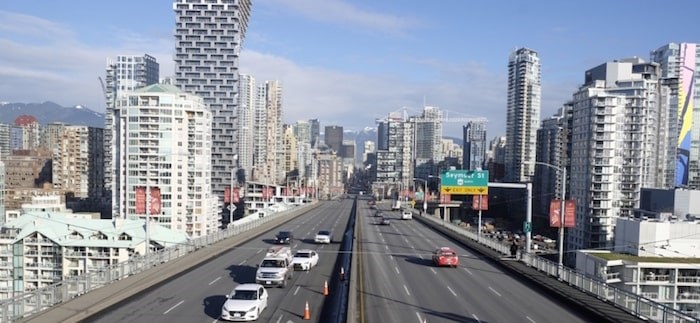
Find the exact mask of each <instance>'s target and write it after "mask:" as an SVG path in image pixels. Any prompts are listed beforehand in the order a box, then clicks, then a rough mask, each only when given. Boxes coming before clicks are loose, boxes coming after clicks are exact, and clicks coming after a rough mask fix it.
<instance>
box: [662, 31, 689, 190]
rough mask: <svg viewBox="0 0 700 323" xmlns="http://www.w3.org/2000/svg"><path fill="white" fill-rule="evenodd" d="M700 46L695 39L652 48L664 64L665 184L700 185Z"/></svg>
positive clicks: (663, 165) (665, 185)
mask: <svg viewBox="0 0 700 323" xmlns="http://www.w3.org/2000/svg"><path fill="white" fill-rule="evenodd" d="M698 57H700V47H699V46H698V45H697V44H695V43H680V44H677V43H670V44H666V45H664V46H662V47H660V48H658V49H656V50H654V51H652V52H651V61H652V62H656V63H659V65H660V67H661V80H660V83H661V88H662V91H661V93H660V95H661V97H660V98H659V101H660V104H661V107H660V109H659V110H660V111H662V112H668V115H665V114H663V113H662V114H661V115H660V117H666V118H667V120H660V121H661V122H662V123H663V124H664V125H665V127H664V128H661V129H660V136H662V137H660V138H659V140H660V145H661V146H660V149H659V151H658V158H659V159H660V162H659V165H658V166H659V171H661V172H663V174H664V177H663V178H662V179H663V182H662V183H661V185H662V186H664V187H688V188H693V189H698V188H700V145H695V144H691V143H692V142H698V141H700V123H698V122H694V121H693V120H695V119H697V116H695V115H694V114H695V113H697V112H695V109H696V108H697V107H699V106H700V92H699V91H698V90H697V86H696V84H697V83H698V82H700V74H699V73H697V71H698V70H700V59H698Z"/></svg>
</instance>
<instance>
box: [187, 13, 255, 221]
mask: <svg viewBox="0 0 700 323" xmlns="http://www.w3.org/2000/svg"><path fill="white" fill-rule="evenodd" d="M251 3H252V1H251V0H175V3H174V4H173V9H174V10H175V19H176V23H175V39H176V44H175V84H176V85H177V86H178V87H179V88H180V89H181V90H184V91H186V92H189V93H193V94H195V95H197V96H199V97H201V98H202V99H203V100H204V104H205V106H206V108H207V109H209V111H211V116H212V146H211V156H210V159H211V167H212V170H211V175H212V176H211V185H212V190H213V193H214V194H216V196H218V197H219V199H220V200H222V201H223V200H224V192H225V190H226V188H227V187H229V186H230V185H231V178H232V177H233V176H232V175H233V173H234V172H235V171H236V159H237V158H238V155H239V147H238V140H239V133H238V130H239V129H238V126H239V123H238V121H237V120H236V118H237V117H238V102H239V100H238V85H239V83H238V81H239V71H238V57H239V55H240V53H241V45H242V43H243V38H244V36H245V32H246V28H247V26H248V17H249V16H250V8H251ZM222 207H223V205H222ZM220 211H223V208H222V209H221V210H220Z"/></svg>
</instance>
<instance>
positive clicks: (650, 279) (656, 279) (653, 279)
mask: <svg viewBox="0 0 700 323" xmlns="http://www.w3.org/2000/svg"><path fill="white" fill-rule="evenodd" d="M670 281H671V275H657V274H654V273H648V274H645V275H644V276H642V282H647V283H668V282H670Z"/></svg>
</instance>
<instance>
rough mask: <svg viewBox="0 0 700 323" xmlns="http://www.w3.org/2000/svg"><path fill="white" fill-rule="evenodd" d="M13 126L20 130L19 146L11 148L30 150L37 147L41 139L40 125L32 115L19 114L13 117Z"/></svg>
mask: <svg viewBox="0 0 700 323" xmlns="http://www.w3.org/2000/svg"><path fill="white" fill-rule="evenodd" d="M15 126H16V127H17V129H18V131H19V132H21V136H19V138H21V139H20V140H21V141H18V144H19V145H20V146H19V147H17V148H15V147H13V149H23V150H32V149H36V148H39V144H40V142H41V141H40V139H41V125H40V124H39V121H37V120H36V118H35V117H34V116H30V115H21V116H19V117H17V118H16V119H15Z"/></svg>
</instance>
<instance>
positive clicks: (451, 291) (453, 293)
mask: <svg viewBox="0 0 700 323" xmlns="http://www.w3.org/2000/svg"><path fill="white" fill-rule="evenodd" d="M447 289H449V290H450V293H452V295H454V296H457V293H455V291H453V290H452V288H450V286H447Z"/></svg>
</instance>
